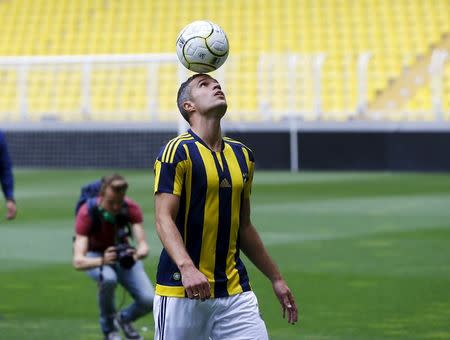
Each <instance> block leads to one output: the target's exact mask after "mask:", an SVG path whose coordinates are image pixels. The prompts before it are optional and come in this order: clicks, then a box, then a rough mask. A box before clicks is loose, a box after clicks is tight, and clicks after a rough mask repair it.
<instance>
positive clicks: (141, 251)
mask: <svg viewBox="0 0 450 340" xmlns="http://www.w3.org/2000/svg"><path fill="white" fill-rule="evenodd" d="M132 229H133V236H134V239H135V241H136V252H135V255H134V256H135V259H136V260H140V259H143V258H145V257H147V255H148V252H149V247H148V243H147V238H146V237H145V231H144V227H143V226H142V224H141V223H135V224H133V227H132Z"/></svg>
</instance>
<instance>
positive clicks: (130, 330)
mask: <svg viewBox="0 0 450 340" xmlns="http://www.w3.org/2000/svg"><path fill="white" fill-rule="evenodd" d="M116 321H117V324H118V325H119V327H120V328H121V329H122V331H123V334H124V335H125V338H126V339H127V340H144V338H143V337H142V336H141V335H140V334H139V333H138V331H137V330H136V329H134V327H133V325H132V323H131V322H127V321H124V320H122V316H121V315H120V313H119V314H118V315H117V318H116Z"/></svg>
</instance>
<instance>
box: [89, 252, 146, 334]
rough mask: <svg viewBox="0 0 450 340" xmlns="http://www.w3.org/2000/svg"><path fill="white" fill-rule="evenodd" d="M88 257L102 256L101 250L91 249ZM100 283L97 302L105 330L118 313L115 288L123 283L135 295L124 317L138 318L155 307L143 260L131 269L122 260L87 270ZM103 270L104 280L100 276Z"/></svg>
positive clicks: (125, 310)
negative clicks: (93, 250) (94, 250)
mask: <svg viewBox="0 0 450 340" xmlns="http://www.w3.org/2000/svg"><path fill="white" fill-rule="evenodd" d="M87 256H89V257H101V256H102V254H101V253H96V252H88V254H87ZM86 272H87V274H88V275H89V276H90V277H91V278H92V279H93V280H95V281H96V282H97V283H98V287H99V289H98V305H99V308H100V326H101V328H102V331H103V333H105V334H106V333H109V332H111V331H113V330H114V318H115V317H116V313H117V311H116V306H115V291H116V287H117V284H121V285H122V286H123V287H124V288H125V289H126V290H127V291H128V292H129V293H130V295H131V296H132V297H133V300H134V301H133V302H132V303H131V304H130V305H129V306H127V307H126V308H124V309H122V310H121V311H120V314H121V317H122V319H123V320H124V321H135V320H136V319H138V318H140V317H141V316H143V315H145V314H147V313H149V312H151V311H152V309H153V297H154V290H153V286H152V284H151V282H150V279H149V278H148V276H147V274H146V273H145V270H144V265H143V264H142V262H141V261H137V262H136V263H135V264H134V266H133V267H131V268H130V269H124V268H122V267H121V266H120V265H119V264H116V265H105V266H103V269H102V270H100V267H97V268H93V269H90V270H87V271H86ZM100 274H101V275H102V280H100Z"/></svg>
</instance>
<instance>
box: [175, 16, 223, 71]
mask: <svg viewBox="0 0 450 340" xmlns="http://www.w3.org/2000/svg"><path fill="white" fill-rule="evenodd" d="M176 46H177V56H178V59H179V60H180V62H181V63H182V64H183V65H184V66H185V67H186V68H187V69H189V70H191V71H193V72H198V73H207V72H211V71H215V70H217V69H218V68H219V67H220V66H222V65H223V63H224V62H225V60H227V57H228V52H229V44H228V38H227V35H226V33H225V31H224V30H223V29H222V28H221V27H220V26H219V25H217V24H216V23H214V22H211V21H208V20H197V21H193V22H191V23H190V24H188V25H186V26H185V27H184V28H183V29H182V30H181V32H180V34H179V35H178V38H177V42H176Z"/></svg>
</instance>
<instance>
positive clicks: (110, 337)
mask: <svg viewBox="0 0 450 340" xmlns="http://www.w3.org/2000/svg"><path fill="white" fill-rule="evenodd" d="M104 340H122V338H121V337H120V335H119V333H117V332H109V333H108V334H105V337H104Z"/></svg>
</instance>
